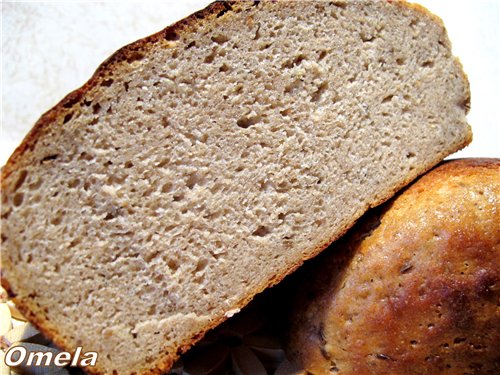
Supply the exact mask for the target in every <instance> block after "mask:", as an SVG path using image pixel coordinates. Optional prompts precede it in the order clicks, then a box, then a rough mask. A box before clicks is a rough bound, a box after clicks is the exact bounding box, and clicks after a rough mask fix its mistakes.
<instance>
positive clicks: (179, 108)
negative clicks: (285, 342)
mask: <svg viewBox="0 0 500 375" xmlns="http://www.w3.org/2000/svg"><path fill="white" fill-rule="evenodd" d="M468 103H469V89H468V83H467V80H466V78H465V76H464V73H463V72H462V68H461V66H460V64H459V63H458V61H457V60H456V59H455V58H454V57H453V56H452V55H451V51H450V43H449V41H448V38H447V36H446V33H445V30H444V27H443V25H442V24H441V21H440V20H439V19H437V18H436V17H434V16H432V15H430V14H429V13H427V12H426V11H425V10H423V9H421V8H418V7H414V6H409V5H406V4H403V3H399V2H391V3H390V2H381V1H376V2H373V3H371V2H349V3H344V2H338V1H337V2H328V3H327V2H309V1H307V2H285V1H280V2H260V3H259V2H256V3H253V2H241V3H240V2H238V3H215V4H213V5H211V6H209V7H208V8H207V9H205V10H203V11H201V12H199V13H196V14H194V15H192V16H190V17H188V18H187V19H185V20H182V21H180V22H179V23H177V24H175V25H174V26H171V27H168V28H167V29H165V30H163V31H162V32H160V33H158V34H156V35H153V36H151V37H148V38H145V39H143V40H140V41H138V42H136V43H133V44H131V45H129V46H127V47H125V48H123V49H121V50H119V51H118V52H117V53H116V54H114V55H113V56H112V57H110V58H109V59H108V60H107V61H106V62H105V63H103V65H102V66H101V67H100V68H99V69H98V70H97V72H96V74H95V75H94V76H93V77H92V78H91V80H90V81H89V82H88V83H87V84H85V85H84V86H83V87H82V88H81V89H79V90H77V91H75V92H73V93H71V94H70V95H68V96H67V97H66V98H65V99H64V100H63V101H62V102H61V103H59V104H58V105H57V106H56V107H55V108H53V109H51V110H50V111H48V112H47V113H46V114H44V115H43V116H42V117H41V119H40V120H39V121H38V122H37V124H36V125H35V127H34V129H33V130H32V131H31V132H30V133H29V134H28V136H27V137H26V139H25V140H24V142H23V143H22V144H21V146H20V147H19V148H18V149H17V150H16V152H15V153H14V155H13V156H12V157H11V158H10V160H9V162H8V163H7V165H6V166H5V167H4V168H3V169H2V177H3V180H2V193H3V194H2V201H3V205H2V251H3V254H2V272H3V273H2V282H3V283H4V285H5V286H6V287H7V288H8V289H9V290H10V293H11V294H12V295H14V296H15V301H16V303H17V304H18V305H19V308H20V309H22V311H23V312H24V313H25V314H26V315H27V317H28V318H29V319H30V320H31V321H32V322H33V323H34V324H35V325H36V326H37V327H38V328H39V329H40V330H41V331H43V332H44V333H45V334H46V335H47V336H49V337H50V338H52V339H53V340H54V341H55V342H56V343H57V344H58V345H60V346H62V347H63V348H65V349H68V350H74V349H75V347H77V346H80V345H81V346H83V347H84V350H86V351H90V350H92V351H97V352H99V360H98V366H97V367H95V368H89V369H88V371H90V372H93V373H113V372H118V373H120V374H127V373H147V372H152V373H158V372H161V371H163V370H165V369H168V368H169V367H170V366H171V364H172V363H173V361H174V360H175V358H176V357H177V356H178V354H179V353H181V352H183V351H185V350H186V349H187V348H188V347H189V346H191V345H192V344H193V343H194V342H196V341H197V340H199V339H200V338H201V337H202V336H203V334H204V332H205V331H206V330H207V329H209V328H210V327H213V326H215V325H217V324H219V323H220V322H222V321H223V320H224V319H226V317H228V316H231V315H232V314H234V313H235V312H237V311H238V310H239V309H240V308H241V307H243V306H244V305H245V304H246V303H247V302H248V301H249V300H250V299H251V298H252V297H253V296H254V295H255V294H256V293H258V292H260V291H262V290H263V289H265V288H266V287H267V286H269V285H271V284H273V283H276V282H278V281H279V280H280V279H282V278H283V277H284V276H285V275H286V274H287V273H290V272H292V271H293V270H294V269H295V268H297V267H298V266H299V265H300V264H301V263H302V262H303V261H304V260H305V259H307V258H310V257H312V256H314V255H316V254H317V253H319V252H320V251H321V250H322V249H323V248H324V247H325V246H327V245H328V244H329V243H330V242H331V241H332V240H334V239H336V238H337V237H339V236H340V235H341V234H342V233H343V232H344V231H345V230H346V229H347V228H348V227H350V226H351V225H352V223H353V222H354V221H355V220H356V219H357V218H358V217H360V216H361V215H362V214H363V212H365V210H366V209H367V208H368V207H370V206H373V205H376V204H378V203H380V202H382V201H384V200H385V199H387V198H388V197H390V196H391V195H392V194H393V193H394V191H396V190H397V189H398V188H400V187H401V186H403V185H404V184H406V183H408V182H409V181H411V180H412V179H413V178H415V177H416V176H417V175H418V174H420V173H422V172H424V171H426V170H427V169H429V168H431V167H432V166H433V165H435V164H436V163H438V162H439V161H440V160H442V159H443V158H444V157H445V156H447V155H448V154H450V153H452V152H454V151H456V150H458V149H460V148H462V147H463V146H465V145H466V144H468V143H469V142H470V139H471V134H470V130H469V127H468V125H467V123H466V119H465V114H466V112H467V110H468Z"/></svg>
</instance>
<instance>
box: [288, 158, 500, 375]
mask: <svg viewBox="0 0 500 375" xmlns="http://www.w3.org/2000/svg"><path fill="white" fill-rule="evenodd" d="M363 221H364V223H363V224H361V225H360V226H359V227H358V228H356V229H355V230H353V231H351V232H350V233H349V235H347V236H346V237H343V238H342V239H341V240H340V241H338V242H336V243H334V244H333V245H332V246H331V248H329V249H328V250H327V251H326V252H325V253H323V254H321V256H320V257H321V258H320V259H318V261H319V262H318V264H317V265H316V266H315V267H314V268H313V269H312V270H310V272H313V273H314V274H316V275H318V276H317V277H315V280H313V281H311V283H310V284H308V286H307V288H306V289H307V290H306V291H304V292H303V293H304V294H303V296H302V299H300V302H298V305H297V310H296V312H295V315H294V326H293V328H292V331H291V335H290V340H289V342H290V350H289V354H290V356H291V357H292V358H293V359H294V360H295V361H296V362H297V363H300V364H301V366H303V367H304V368H305V369H307V370H308V371H309V372H311V373H312V374H331V373H338V374H437V373H446V374H465V373H467V374H498V373H499V371H500V357H499V354H500V353H499V350H498V349H499V345H500V312H499V309H498V301H499V299H500V289H499V282H500V272H499V270H500V160H498V159H469V160H467V159H464V160H457V161H451V162H447V163H444V164H443V165H441V166H439V167H438V168H436V169H434V170H433V171H431V172H429V173H428V174H427V175H425V176H424V177H422V178H420V179H419V180H418V181H417V182H416V183H414V184H413V185H412V186H411V187H410V188H408V189H407V190H406V191H405V192H403V193H402V194H401V195H399V196H398V197H397V198H396V199H394V200H393V201H391V202H390V203H389V204H387V205H386V206H385V207H384V209H383V212H382V213H381V214H380V216H378V215H373V214H372V215H371V216H369V217H367V218H364V219H363ZM315 261H316V259H315Z"/></svg>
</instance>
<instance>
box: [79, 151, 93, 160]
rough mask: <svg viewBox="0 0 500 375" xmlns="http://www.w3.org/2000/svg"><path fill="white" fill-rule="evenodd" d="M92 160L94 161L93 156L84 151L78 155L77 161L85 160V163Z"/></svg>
mask: <svg viewBox="0 0 500 375" xmlns="http://www.w3.org/2000/svg"><path fill="white" fill-rule="evenodd" d="M93 159H94V156H93V155H90V154H88V153H86V152H85V151H84V152H82V153H81V154H80V156H79V157H78V160H87V161H90V160H93Z"/></svg>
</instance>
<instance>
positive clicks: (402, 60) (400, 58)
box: [396, 57, 405, 65]
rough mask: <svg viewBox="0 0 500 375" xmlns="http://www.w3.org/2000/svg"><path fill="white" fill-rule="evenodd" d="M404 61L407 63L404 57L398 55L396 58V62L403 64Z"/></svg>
mask: <svg viewBox="0 0 500 375" xmlns="http://www.w3.org/2000/svg"><path fill="white" fill-rule="evenodd" d="M404 63H405V59H403V58H402V57H398V58H397V59H396V64H398V65H403V64H404Z"/></svg>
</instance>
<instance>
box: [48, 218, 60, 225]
mask: <svg viewBox="0 0 500 375" xmlns="http://www.w3.org/2000/svg"><path fill="white" fill-rule="evenodd" d="M61 221H62V217H61V216H56V217H54V218H53V219H52V220H50V223H51V224H52V225H59V224H61Z"/></svg>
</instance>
